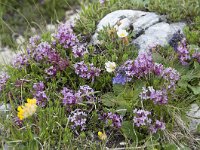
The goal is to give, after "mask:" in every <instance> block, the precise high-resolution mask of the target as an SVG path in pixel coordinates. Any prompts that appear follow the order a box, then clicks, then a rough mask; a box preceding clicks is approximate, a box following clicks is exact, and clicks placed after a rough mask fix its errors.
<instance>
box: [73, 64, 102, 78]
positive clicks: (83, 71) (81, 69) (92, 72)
mask: <svg viewBox="0 0 200 150" xmlns="http://www.w3.org/2000/svg"><path fill="white" fill-rule="evenodd" d="M74 68H75V73H76V74H77V75H79V76H80V77H81V78H87V79H92V81H94V78H95V77H97V76H99V75H100V71H101V70H100V69H98V68H96V67H94V65H93V64H90V65H89V67H88V66H87V65H86V64H85V63H84V61H81V62H78V63H76V64H75V65H74Z"/></svg>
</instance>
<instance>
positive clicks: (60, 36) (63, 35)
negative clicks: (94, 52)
mask: <svg viewBox="0 0 200 150" xmlns="http://www.w3.org/2000/svg"><path fill="white" fill-rule="evenodd" d="M54 37H55V39H56V40H57V41H58V42H59V43H60V44H61V45H63V47H64V48H70V47H73V46H75V45H76V44H77V43H78V42H79V40H78V38H77V37H76V35H75V34H74V33H73V29H72V26H71V25H68V24H61V25H60V26H59V27H58V31H57V33H56V34H55V35H54Z"/></svg>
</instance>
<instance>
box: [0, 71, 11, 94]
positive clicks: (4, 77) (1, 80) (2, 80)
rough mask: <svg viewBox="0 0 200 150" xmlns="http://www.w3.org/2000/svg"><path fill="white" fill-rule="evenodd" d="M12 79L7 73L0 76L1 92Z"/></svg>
mask: <svg viewBox="0 0 200 150" xmlns="http://www.w3.org/2000/svg"><path fill="white" fill-rule="evenodd" d="M9 78H10V77H9V76H8V74H7V73H5V72H3V73H2V74H1V75H0V92H1V91H2V90H3V88H4V86H5V85H6V82H7V81H8V79H9Z"/></svg>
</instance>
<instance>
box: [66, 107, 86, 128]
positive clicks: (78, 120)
mask: <svg viewBox="0 0 200 150" xmlns="http://www.w3.org/2000/svg"><path fill="white" fill-rule="evenodd" d="M69 121H70V123H71V124H72V125H71V128H72V129H73V130H74V131H78V130H80V131H83V130H85V128H86V121H87V114H86V113H85V112H83V111H82V110H81V109H76V110H74V111H73V112H72V113H71V115H70V117H69Z"/></svg>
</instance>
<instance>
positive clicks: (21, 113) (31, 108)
mask: <svg viewBox="0 0 200 150" xmlns="http://www.w3.org/2000/svg"><path fill="white" fill-rule="evenodd" d="M36 109H37V105H36V99H27V103H25V105H24V106H18V108H17V111H18V113H17V117H18V118H19V119H20V120H23V119H25V118H27V117H29V116H32V115H33V114H34V113H35V112H36Z"/></svg>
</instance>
